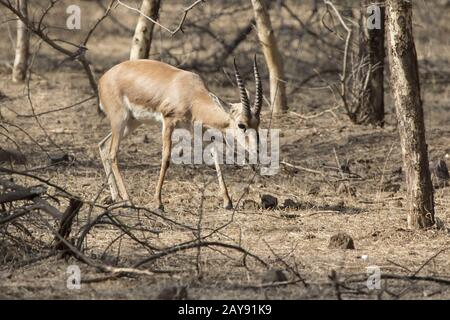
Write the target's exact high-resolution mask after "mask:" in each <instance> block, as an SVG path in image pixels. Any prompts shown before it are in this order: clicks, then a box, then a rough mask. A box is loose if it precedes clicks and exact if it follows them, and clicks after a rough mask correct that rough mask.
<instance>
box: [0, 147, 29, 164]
mask: <svg viewBox="0 0 450 320" xmlns="http://www.w3.org/2000/svg"><path fill="white" fill-rule="evenodd" d="M1 162H14V163H17V164H25V163H26V162H27V158H26V157H25V156H24V155H23V154H22V153H20V152H18V151H16V150H8V149H0V163H1Z"/></svg>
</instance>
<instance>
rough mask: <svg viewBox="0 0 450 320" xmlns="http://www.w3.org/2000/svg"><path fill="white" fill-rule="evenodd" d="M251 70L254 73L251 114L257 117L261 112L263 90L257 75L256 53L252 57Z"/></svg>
mask: <svg viewBox="0 0 450 320" xmlns="http://www.w3.org/2000/svg"><path fill="white" fill-rule="evenodd" d="M253 72H254V73H255V86H256V88H255V101H254V103H253V110H252V111H253V114H254V115H255V117H259V114H260V113H261V107H262V100H263V91H262V84H261V77H260V76H259V71H258V64H257V63H256V55H255V57H254V59H253Z"/></svg>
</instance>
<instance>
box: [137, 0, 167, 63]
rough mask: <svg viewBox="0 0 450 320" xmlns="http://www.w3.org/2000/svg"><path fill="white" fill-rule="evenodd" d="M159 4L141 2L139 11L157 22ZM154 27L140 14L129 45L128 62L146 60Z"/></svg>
mask: <svg viewBox="0 0 450 320" xmlns="http://www.w3.org/2000/svg"><path fill="white" fill-rule="evenodd" d="M160 2H161V0H143V1H142V5H141V10H140V11H141V12H142V13H143V14H145V15H146V16H148V17H150V18H152V19H153V20H157V19H158V15H159V7H160ZM154 26H155V24H154V23H153V22H151V21H150V20H149V19H147V18H146V17H144V16H143V15H142V14H141V15H140V16H139V19H138V23H137V25H136V29H135V32H134V36H133V42H132V44H131V52H130V60H136V59H148V57H149V54H150V47H151V44H152V36H153V28H154Z"/></svg>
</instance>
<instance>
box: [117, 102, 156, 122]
mask: <svg viewBox="0 0 450 320" xmlns="http://www.w3.org/2000/svg"><path fill="white" fill-rule="evenodd" d="M124 102H125V105H126V107H127V109H128V111H129V112H130V114H131V116H132V118H133V119H136V120H137V121H139V122H143V123H155V122H162V121H163V117H162V114H161V112H157V111H152V110H148V109H147V108H146V107H145V106H141V105H138V104H134V103H131V102H130V100H129V99H128V97H125V98H124Z"/></svg>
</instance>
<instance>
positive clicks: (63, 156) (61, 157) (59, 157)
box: [49, 153, 71, 165]
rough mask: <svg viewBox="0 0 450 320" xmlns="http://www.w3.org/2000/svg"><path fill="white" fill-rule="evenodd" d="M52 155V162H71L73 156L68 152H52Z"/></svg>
mask: <svg viewBox="0 0 450 320" xmlns="http://www.w3.org/2000/svg"><path fill="white" fill-rule="evenodd" d="M49 157H50V164H52V165H55V164H62V163H66V162H69V161H70V160H71V157H70V156H69V155H68V154H67V153H57V154H51V155H49Z"/></svg>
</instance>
